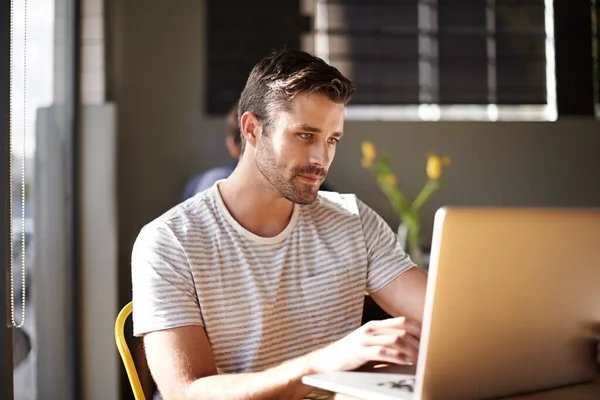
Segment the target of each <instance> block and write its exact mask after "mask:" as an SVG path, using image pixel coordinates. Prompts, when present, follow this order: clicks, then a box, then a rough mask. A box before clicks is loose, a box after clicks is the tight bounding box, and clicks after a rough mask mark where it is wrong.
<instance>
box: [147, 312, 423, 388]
mask: <svg viewBox="0 0 600 400" xmlns="http://www.w3.org/2000/svg"><path fill="white" fill-rule="evenodd" d="M420 335H421V330H420V324H416V323H413V322H410V321H408V320H406V319H405V318H394V319H389V320H385V321H371V322H370V323H368V324H366V325H364V326H362V327H360V328H359V329H357V330H355V331H354V332H352V333H351V334H349V335H348V336H346V337H344V338H342V339H340V340H338V341H337V342H335V343H333V344H331V345H329V346H327V347H324V348H322V349H319V350H316V351H314V352H312V353H309V354H307V355H305V356H303V357H299V358H295V359H292V360H289V361H286V362H284V363H283V364H280V365H278V366H275V367H273V368H270V369H267V370H265V371H262V372H254V373H242V374H228V375H227V374H226V375H217V369H216V367H215V361H214V357H213V353H212V350H211V347H210V344H209V342H208V339H207V337H206V333H205V331H204V328H203V327H202V326H199V325H189V326H183V327H179V328H173V329H166V330H161V331H155V332H151V333H148V334H146V335H145V336H144V345H145V348H146V357H147V360H148V365H149V367H150V371H151V372H152V375H153V377H154V380H155V381H156V383H157V385H158V388H159V390H160V392H161V394H162V396H163V398H165V399H167V400H169V399H203V400H205V399H206V400H215V399H228V400H238V399H240V400H241V399H244V400H245V399H256V400H262V399H286V400H289V399H302V398H303V397H304V396H306V395H307V394H309V393H310V392H311V391H312V390H314V389H313V388H311V387H309V386H306V385H303V384H302V382H301V379H302V377H303V376H305V375H310V374H319V373H325V372H333V371H341V370H351V369H355V368H358V367H360V366H361V365H363V364H364V363H366V362H367V361H380V362H390V363H396V364H404V363H407V362H415V361H416V357H417V348H418V345H419V341H418V339H419V337H420Z"/></svg>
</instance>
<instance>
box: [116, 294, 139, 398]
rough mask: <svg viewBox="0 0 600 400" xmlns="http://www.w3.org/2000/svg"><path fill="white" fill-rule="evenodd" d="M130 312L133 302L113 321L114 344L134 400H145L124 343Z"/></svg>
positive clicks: (127, 348)
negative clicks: (126, 322)
mask: <svg viewBox="0 0 600 400" xmlns="http://www.w3.org/2000/svg"><path fill="white" fill-rule="evenodd" d="M132 311H133V302H131V301H130V302H129V303H127V304H126V305H125V307H123V309H121V312H119V315H118V316H117V320H116V321H115V342H116V343H117V349H119V354H120V355H121V359H122V360H123V365H125V370H126V371H127V378H129V384H130V385H131V390H132V391H133V396H134V397H135V400H145V398H146V397H145V396H144V390H143V389H142V384H141V383H140V377H139V376H138V373H137V371H136V369H135V363H134V362H133V357H131V352H130V351H129V347H128V346H127V342H126V341H125V321H126V320H127V317H129V314H131V312H132Z"/></svg>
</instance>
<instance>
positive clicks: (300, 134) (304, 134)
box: [298, 133, 314, 140]
mask: <svg viewBox="0 0 600 400" xmlns="http://www.w3.org/2000/svg"><path fill="white" fill-rule="evenodd" d="M298 136H300V137H301V138H302V139H306V140H309V139H312V138H313V136H314V135H313V134H312V133H299V134H298Z"/></svg>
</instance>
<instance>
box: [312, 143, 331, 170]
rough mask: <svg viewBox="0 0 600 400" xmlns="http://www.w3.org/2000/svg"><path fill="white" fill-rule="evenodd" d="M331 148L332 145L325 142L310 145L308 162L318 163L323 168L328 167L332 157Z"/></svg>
mask: <svg viewBox="0 0 600 400" xmlns="http://www.w3.org/2000/svg"><path fill="white" fill-rule="evenodd" d="M332 149H333V148H332V146H329V145H328V144H327V143H326V142H325V143H321V142H318V143H315V145H314V146H312V149H311V154H310V163H311V164H315V165H319V166H320V167H323V168H328V167H329V164H330V163H331V159H332V157H333V154H332Z"/></svg>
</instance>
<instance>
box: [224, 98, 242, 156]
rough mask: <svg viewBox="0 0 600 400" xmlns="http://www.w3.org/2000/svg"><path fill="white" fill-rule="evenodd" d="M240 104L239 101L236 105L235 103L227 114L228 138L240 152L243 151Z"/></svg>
mask: <svg viewBox="0 0 600 400" xmlns="http://www.w3.org/2000/svg"><path fill="white" fill-rule="evenodd" d="M238 103H239V100H236V101H235V103H233V105H232V106H231V108H230V109H229V111H228V112H227V116H226V117H225V122H226V123H227V136H229V137H231V138H232V139H233V142H234V143H235V145H236V147H237V148H238V150H241V147H242V134H241V130H240V119H239V118H238Z"/></svg>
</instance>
